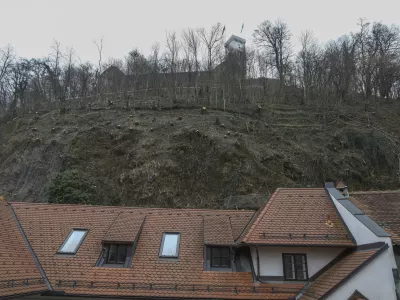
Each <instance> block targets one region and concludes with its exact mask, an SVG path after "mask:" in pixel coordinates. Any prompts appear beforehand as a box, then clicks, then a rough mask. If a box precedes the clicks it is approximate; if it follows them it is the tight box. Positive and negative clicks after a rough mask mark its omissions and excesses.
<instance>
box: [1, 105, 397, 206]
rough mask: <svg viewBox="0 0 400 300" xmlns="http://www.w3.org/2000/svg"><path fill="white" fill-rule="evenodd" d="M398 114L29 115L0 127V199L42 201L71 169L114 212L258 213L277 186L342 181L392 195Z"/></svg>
mask: <svg viewBox="0 0 400 300" xmlns="http://www.w3.org/2000/svg"><path fill="white" fill-rule="evenodd" d="M398 111H399V110H398V109H397V108H396V106H395V105H394V104H393V105H390V106H389V105H387V107H386V108H381V109H379V110H376V109H373V110H372V111H371V112H369V113H364V112H363V110H362V108H357V107H347V108H341V109H340V111H338V110H337V109H335V111H332V110H329V109H327V108H321V109H316V108H313V109H311V108H307V107H290V106H270V107H268V108H264V109H263V111H262V112H261V114H258V113H257V111H256V110H254V111H252V112H250V113H249V114H248V115H244V114H239V113H230V112H221V111H208V113H207V114H201V113H200V110H199V109H174V110H166V111H151V110H147V111H130V112H129V111H122V110H113V109H109V110H101V111H73V112H68V113H66V114H63V115H60V114H59V113H58V112H57V111H52V112H43V113H39V114H37V115H27V116H25V117H21V118H18V119H15V120H13V121H11V122H8V123H3V124H1V125H0V145H1V148H0V194H5V196H6V197H7V198H8V199H9V200H13V201H41V202H45V201H48V198H49V186H50V185H51V183H52V182H53V180H54V179H55V178H56V176H57V174H58V173H59V172H63V171H65V170H69V169H74V170H78V171H79V174H81V176H83V177H84V178H88V179H90V180H92V181H93V182H94V185H95V186H94V189H95V191H96V203H102V204H116V205H146V206H163V207H236V206H237V207H256V206H258V205H259V203H260V202H262V201H263V200H264V199H265V198H266V197H267V196H268V195H269V194H270V193H271V192H273V191H274V189H275V188H277V187H296V186H301V187H304V186H315V187H321V186H322V184H323V182H324V180H327V179H333V180H336V179H340V178H343V179H345V180H346V182H347V183H348V184H349V186H350V188H351V189H384V188H398V187H399V178H398V177H399V176H398V171H399V163H398V158H397V155H398V154H399V153H400V150H399V146H398V145H399V136H400V135H399V130H400V129H399V126H398V119H399V113H398ZM217 118H218V121H217ZM218 124H219V125H218Z"/></svg>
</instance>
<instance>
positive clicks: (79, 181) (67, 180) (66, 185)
mask: <svg viewBox="0 0 400 300" xmlns="http://www.w3.org/2000/svg"><path fill="white" fill-rule="evenodd" d="M49 192H50V195H49V196H50V197H49V202H50V203H65V204H93V203H95V200H96V186H95V184H94V181H92V180H91V179H90V178H89V177H87V176H84V175H83V174H81V173H80V172H79V171H78V170H76V169H71V170H66V171H64V172H61V173H59V174H58V175H57V177H56V178H55V179H54V181H53V182H52V184H51V186H50V189H49Z"/></svg>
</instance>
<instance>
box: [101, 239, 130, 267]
mask: <svg viewBox="0 0 400 300" xmlns="http://www.w3.org/2000/svg"><path fill="white" fill-rule="evenodd" d="M133 251H134V249H133V245H132V244H128V243H109V242H104V243H103V250H102V251H101V255H100V257H99V260H98V261H97V264H96V266H98V267H106V268H107V267H108V268H129V267H130V265H131V264H132V256H133Z"/></svg>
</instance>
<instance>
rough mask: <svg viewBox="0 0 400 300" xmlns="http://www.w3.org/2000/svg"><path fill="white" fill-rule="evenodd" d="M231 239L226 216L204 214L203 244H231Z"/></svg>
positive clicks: (229, 226) (230, 228)
mask: <svg viewBox="0 0 400 300" xmlns="http://www.w3.org/2000/svg"><path fill="white" fill-rule="evenodd" d="M233 239H234V238H233V235H232V227H231V222H230V220H229V217H228V216H222V217H221V216H219V215H208V216H207V215H206V216H204V244H206V245H232V244H233Z"/></svg>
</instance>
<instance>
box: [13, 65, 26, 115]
mask: <svg viewBox="0 0 400 300" xmlns="http://www.w3.org/2000/svg"><path fill="white" fill-rule="evenodd" d="M30 68H31V67H30V62H29V61H28V60H25V59H21V60H20V61H18V62H16V63H15V64H14V66H13V67H12V72H11V82H12V88H13V99H12V102H11V104H10V113H11V115H12V116H13V117H15V116H16V114H17V113H16V108H17V106H18V102H19V103H20V106H21V108H22V109H23V111H25V108H26V101H25V100H26V99H25V91H26V89H27V86H28V83H29V80H30V77H31V73H30Z"/></svg>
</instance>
